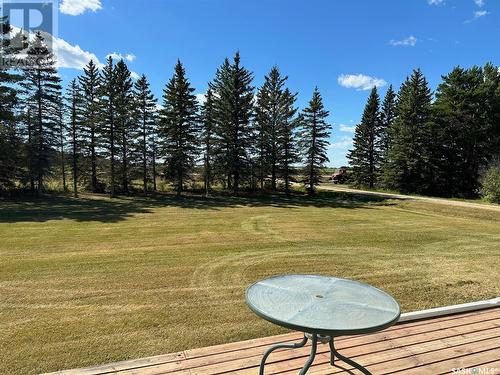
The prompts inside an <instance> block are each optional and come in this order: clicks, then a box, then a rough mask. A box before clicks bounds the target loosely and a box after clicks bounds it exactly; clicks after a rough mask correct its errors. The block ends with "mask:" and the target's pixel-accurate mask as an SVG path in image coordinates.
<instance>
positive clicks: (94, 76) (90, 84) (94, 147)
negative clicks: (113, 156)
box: [78, 60, 103, 192]
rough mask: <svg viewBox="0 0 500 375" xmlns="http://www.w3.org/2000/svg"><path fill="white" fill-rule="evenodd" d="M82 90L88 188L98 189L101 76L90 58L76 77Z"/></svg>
mask: <svg viewBox="0 0 500 375" xmlns="http://www.w3.org/2000/svg"><path fill="white" fill-rule="evenodd" d="M78 80H79V82H80V86H81V89H82V92H83V96H82V98H83V110H84V112H83V114H82V120H83V129H84V130H85V149H86V151H87V152H86V154H87V155H88V157H89V158H90V190H91V191H92V192H97V191H99V190H101V189H100V187H99V181H98V171H97V164H98V159H99V157H100V150H101V148H102V144H101V142H100V141H101V140H102V138H103V129H101V128H100V103H99V87H100V84H101V78H100V75H99V70H98V68H97V65H96V64H95V63H94V61H93V60H90V61H89V63H88V64H87V66H86V67H84V68H83V75H82V76H80V77H78Z"/></svg>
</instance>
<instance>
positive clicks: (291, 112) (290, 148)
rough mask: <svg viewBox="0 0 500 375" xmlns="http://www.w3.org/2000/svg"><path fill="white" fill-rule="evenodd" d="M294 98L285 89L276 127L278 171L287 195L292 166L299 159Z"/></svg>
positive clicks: (291, 177) (295, 95)
mask: <svg viewBox="0 0 500 375" xmlns="http://www.w3.org/2000/svg"><path fill="white" fill-rule="evenodd" d="M296 99H297V94H292V93H291V92H290V90H288V89H285V91H284V92H283V98H282V105H283V117H282V120H281V121H280V123H279V126H278V129H277V138H278V171H279V176H280V177H281V178H282V179H283V181H284V183H285V193H286V194H287V195H288V194H290V187H291V184H292V182H293V181H294V178H293V171H294V168H293V166H294V165H295V164H296V163H298V162H299V161H300V156H299V150H298V141H297V128H298V126H299V124H300V119H299V118H297V117H296V116H295V115H296V113H297V108H295V101H296Z"/></svg>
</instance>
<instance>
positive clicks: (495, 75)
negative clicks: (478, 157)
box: [480, 63, 500, 165]
mask: <svg viewBox="0 0 500 375" xmlns="http://www.w3.org/2000/svg"><path fill="white" fill-rule="evenodd" d="M483 77H484V78H483V83H482V85H481V89H480V91H481V96H482V97H483V98H484V99H483V101H482V106H481V111H483V112H484V113H485V123H486V127H487V130H486V134H487V136H488V151H487V159H488V163H489V164H493V165H495V162H496V161H498V160H500V67H498V66H495V65H493V64H491V63H487V64H486V65H485V66H484V67H483Z"/></svg>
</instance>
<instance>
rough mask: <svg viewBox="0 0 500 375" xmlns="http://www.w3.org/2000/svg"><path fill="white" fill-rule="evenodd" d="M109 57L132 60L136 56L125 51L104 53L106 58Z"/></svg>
mask: <svg viewBox="0 0 500 375" xmlns="http://www.w3.org/2000/svg"><path fill="white" fill-rule="evenodd" d="M108 57H111V58H112V59H113V60H127V61H129V62H132V61H134V60H135V59H136V56H135V55H134V54H132V53H127V54H125V55H123V54H121V53H118V52H113V53H109V54H107V55H106V58H108Z"/></svg>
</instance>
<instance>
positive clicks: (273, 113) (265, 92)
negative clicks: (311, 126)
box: [255, 66, 293, 190]
mask: <svg viewBox="0 0 500 375" xmlns="http://www.w3.org/2000/svg"><path fill="white" fill-rule="evenodd" d="M287 79H288V77H287V76H282V75H281V73H280V71H279V69H278V67H277V66H274V67H273V68H272V69H271V71H270V72H269V74H268V75H267V76H266V77H264V84H263V85H262V87H261V88H260V89H259V90H258V92H257V102H256V106H255V123H256V130H257V152H258V160H259V162H258V164H259V169H260V185H261V188H263V185H264V177H265V176H266V175H268V174H269V175H270V178H271V189H272V190H276V180H277V178H278V174H279V164H280V144H279V131H280V128H281V126H282V125H283V123H284V122H289V121H290V118H289V117H290V113H289V110H290V107H289V105H288V104H289V103H287V100H289V99H290V96H288V97H285V83H286V80H287ZM292 116H293V115H292Z"/></svg>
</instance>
